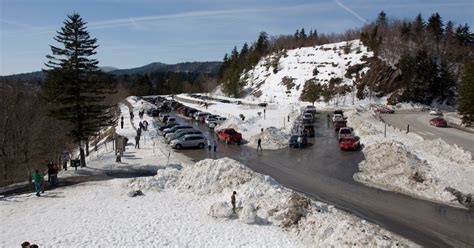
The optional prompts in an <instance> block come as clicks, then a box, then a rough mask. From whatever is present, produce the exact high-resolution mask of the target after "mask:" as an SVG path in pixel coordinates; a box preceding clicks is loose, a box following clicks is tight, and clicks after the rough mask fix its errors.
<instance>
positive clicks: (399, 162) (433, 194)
mask: <svg viewBox="0 0 474 248" xmlns="http://www.w3.org/2000/svg"><path fill="white" fill-rule="evenodd" d="M346 114H347V116H348V117H349V118H348V125H349V126H351V127H353V128H354V129H355V132H356V134H357V135H358V136H360V137H361V141H362V143H363V144H364V146H365V148H364V149H363V150H362V151H363V152H364V155H365V160H364V161H362V162H361V163H360V164H359V170H360V172H359V173H356V174H355V175H354V179H355V180H357V181H360V182H362V183H365V184H368V185H371V186H374V187H378V188H382V189H385V190H391V191H397V192H402V193H405V194H409V195H413V196H416V197H419V198H423V199H429V200H434V201H438V202H443V203H446V204H454V205H456V206H460V205H459V204H458V203H457V202H454V201H453V199H454V196H453V195H452V194H451V193H449V192H447V191H446V190H445V188H446V187H451V188H454V189H457V190H459V191H461V192H463V193H465V194H468V193H471V194H472V193H474V180H473V178H474V163H473V161H472V154H471V153H470V152H468V151H464V150H463V149H462V148H460V147H458V146H456V145H449V144H447V143H446V142H445V141H443V140H441V139H435V140H424V139H423V138H422V137H420V136H419V135H417V134H415V133H408V134H407V133H406V132H404V131H400V130H398V129H394V128H392V127H390V126H388V127H387V137H386V138H384V124H383V123H382V122H381V121H379V120H377V119H376V117H375V116H374V114H373V112H372V111H371V110H369V109H368V108H367V109H366V108H363V107H359V108H358V110H353V111H349V112H347V113H346ZM415 174H416V175H415Z"/></svg>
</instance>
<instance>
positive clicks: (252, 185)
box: [0, 98, 415, 247]
mask: <svg viewBox="0 0 474 248" xmlns="http://www.w3.org/2000/svg"><path fill="white" fill-rule="evenodd" d="M128 100H129V101H130V102H131V103H132V105H133V106H134V108H135V109H138V108H140V107H141V106H142V103H141V101H135V98H128ZM121 110H122V114H123V115H124V117H125V120H126V121H125V128H124V129H123V130H122V129H120V128H118V130H119V132H120V133H121V134H122V135H125V136H127V137H128V138H129V140H130V142H132V143H133V137H134V136H135V130H134V129H133V127H132V126H131V124H130V121H129V119H128V108H127V107H126V106H124V105H122V106H121ZM147 118H148V117H146V116H145V119H147ZM137 122H138V117H136V118H135V122H134V124H135V125H137ZM148 122H149V123H150V124H151V123H152V122H151V120H150V121H148ZM146 135H149V136H148V137H149V140H148V141H145V142H142V143H141V147H140V148H141V149H134V148H133V147H132V145H131V144H130V145H129V146H128V147H127V152H126V153H125V154H124V157H123V158H122V161H123V163H121V164H120V163H115V156H114V154H113V152H112V151H105V147H100V148H99V151H102V153H101V155H100V156H96V157H95V158H94V157H92V159H91V160H90V161H89V166H90V168H88V169H87V170H91V171H92V170H103V171H107V170H115V169H121V168H124V169H127V168H128V169H135V168H138V167H143V168H151V167H152V168H153V169H155V170H157V175H156V176H154V177H145V178H134V179H114V180H107V181H94V182H87V183H82V184H79V185H75V186H72V187H63V188H57V189H54V190H51V191H47V192H46V193H45V194H43V196H42V197H36V196H34V194H33V193H30V194H23V195H16V196H10V197H6V198H3V199H2V201H1V202H0V215H1V216H2V225H1V233H2V239H1V246H2V247H13V246H18V245H19V244H21V243H22V242H23V241H25V240H28V241H30V242H32V243H36V244H39V245H40V247H58V246H63V247H72V246H75V247H84V246H119V247H123V246H137V245H138V246H173V247H177V246H179V247H181V246H189V247H236V246H247V247H313V246H337V247H339V246H365V247H375V246H377V247H378V246H385V247H389V246H415V244H413V243H411V242H409V241H407V240H405V239H403V238H401V237H399V236H397V235H394V234H392V233H390V232H388V231H386V230H383V229H381V228H380V227H378V226H376V225H374V224H371V223H368V222H366V221H364V220H361V219H360V218H357V217H354V216H352V215H349V214H346V213H344V212H342V211H339V210H337V209H335V208H334V207H333V206H331V205H327V204H324V203H321V202H316V201H313V200H310V199H307V198H305V197H302V196H300V195H298V194H295V193H294V192H293V191H291V190H289V189H286V188H284V187H282V186H281V185H279V184H278V183H276V182H275V181H274V180H273V179H272V178H270V177H268V176H264V175H261V174H258V173H255V172H253V171H251V170H250V169H248V168H247V167H245V166H244V165H242V164H240V163H238V162H236V161H234V160H231V159H228V158H224V159H219V160H212V159H207V160H202V161H200V162H198V163H192V162H190V160H189V159H188V158H186V157H184V156H182V155H180V154H175V153H173V152H172V151H171V150H170V149H169V147H168V146H166V145H164V144H162V143H161V142H151V141H152V140H154V139H159V138H158V137H155V136H154V135H153V132H150V133H148V134H146ZM101 149H104V150H101ZM153 151H154V152H153ZM169 153H171V160H170V162H169V163H168V161H167V155H168V154H169ZM82 170H85V169H84V168H82V169H80V170H79V171H82ZM73 172H74V171H71V172H68V173H71V174H72V173H73ZM137 189H140V190H141V191H142V192H143V193H144V195H143V196H136V197H134V198H131V197H129V196H127V195H128V193H129V192H131V191H133V190H137ZM234 190H235V191H237V192H238V194H237V206H238V211H237V214H233V213H232V210H231V207H230V204H229V201H230V199H229V198H230V194H231V192H232V191H234Z"/></svg>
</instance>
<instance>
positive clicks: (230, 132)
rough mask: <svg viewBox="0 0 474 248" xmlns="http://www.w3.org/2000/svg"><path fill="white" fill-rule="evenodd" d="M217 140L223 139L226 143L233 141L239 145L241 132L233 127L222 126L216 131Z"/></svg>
mask: <svg viewBox="0 0 474 248" xmlns="http://www.w3.org/2000/svg"><path fill="white" fill-rule="evenodd" d="M216 134H217V140H223V141H225V142H226V143H231V142H235V143H237V145H240V143H241V142H242V134H241V133H239V132H237V131H235V129H233V128H224V129H221V130H219V131H217V132H216Z"/></svg>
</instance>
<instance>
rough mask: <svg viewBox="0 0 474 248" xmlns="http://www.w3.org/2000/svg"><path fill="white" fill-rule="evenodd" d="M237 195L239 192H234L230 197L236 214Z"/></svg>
mask: <svg viewBox="0 0 474 248" xmlns="http://www.w3.org/2000/svg"><path fill="white" fill-rule="evenodd" d="M236 195H237V192H235V191H234V192H232V195H231V196H230V204H232V211H233V212H234V214H235V210H236V206H235V196H236Z"/></svg>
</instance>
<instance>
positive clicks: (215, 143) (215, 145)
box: [214, 140, 217, 152]
mask: <svg viewBox="0 0 474 248" xmlns="http://www.w3.org/2000/svg"><path fill="white" fill-rule="evenodd" d="M214 152H217V142H216V141H215V140H214Z"/></svg>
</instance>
